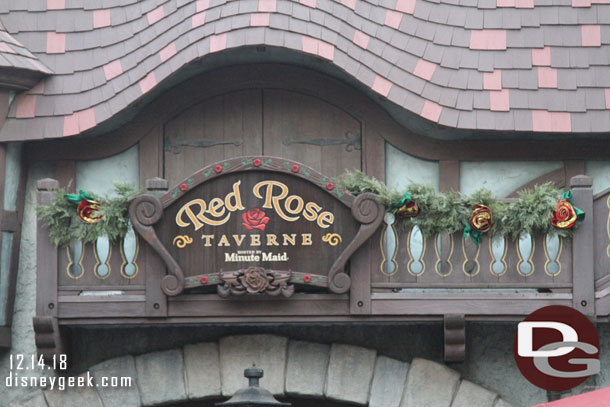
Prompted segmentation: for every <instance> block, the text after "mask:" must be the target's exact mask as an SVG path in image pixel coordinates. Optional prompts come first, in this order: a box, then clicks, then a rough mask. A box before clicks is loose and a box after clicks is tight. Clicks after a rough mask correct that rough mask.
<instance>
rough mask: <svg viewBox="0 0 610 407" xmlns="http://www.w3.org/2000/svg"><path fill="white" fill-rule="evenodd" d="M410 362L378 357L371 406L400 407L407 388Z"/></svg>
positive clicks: (372, 386)
mask: <svg viewBox="0 0 610 407" xmlns="http://www.w3.org/2000/svg"><path fill="white" fill-rule="evenodd" d="M408 371H409V364H408V363H404V362H400V361H398V360H396V359H390V358H388V357H385V356H379V357H377V362H376V363H375V373H374V374H373V384H372V385H371V398H370V400H369V407H398V406H400V400H401V399H402V393H403V392H404V389H405V382H406V380H407V372H408Z"/></svg>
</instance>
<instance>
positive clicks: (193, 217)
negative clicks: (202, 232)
mask: <svg viewBox="0 0 610 407" xmlns="http://www.w3.org/2000/svg"><path fill="white" fill-rule="evenodd" d="M195 205H199V209H200V212H199V213H200V214H201V213H203V212H204V211H205V201H204V200H203V199H193V200H192V201H190V202H188V203H187V204H185V205H184V206H183V207H182V208H180V210H179V211H178V213H177V214H176V224H177V225H178V226H180V227H182V228H185V227H187V226H188V225H189V224H190V223H188V222H185V221H183V220H182V215H183V214H185V213H186V216H187V217H188V218H189V219H190V221H191V222H192V223H193V226H194V227H195V230H199V229H201V227H202V226H203V223H201V222H199V219H198V218H197V215H195V213H194V212H193V210H192V209H191V206H195Z"/></svg>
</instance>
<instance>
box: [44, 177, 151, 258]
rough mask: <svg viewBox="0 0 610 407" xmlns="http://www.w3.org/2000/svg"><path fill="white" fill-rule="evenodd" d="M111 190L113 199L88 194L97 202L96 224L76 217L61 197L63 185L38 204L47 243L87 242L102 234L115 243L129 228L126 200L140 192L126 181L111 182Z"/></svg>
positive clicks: (70, 206)
mask: <svg viewBox="0 0 610 407" xmlns="http://www.w3.org/2000/svg"><path fill="white" fill-rule="evenodd" d="M114 193H115V195H116V197H114V198H109V197H107V196H104V197H99V196H96V195H94V194H91V195H93V197H94V198H95V200H96V201H97V202H99V203H100V205H99V209H98V211H97V214H96V215H101V217H102V218H101V220H100V221H99V222H97V223H84V222H82V221H81V220H80V219H79V218H78V215H77V209H76V207H75V206H74V205H73V204H72V203H70V202H69V201H68V200H67V199H66V198H65V195H66V190H65V189H64V188H59V189H57V190H56V191H55V199H54V200H53V203H52V204H51V205H48V206H39V207H37V208H36V212H37V213H38V217H39V218H40V220H41V221H42V222H43V224H44V225H45V227H47V228H48V229H49V238H50V240H51V242H52V243H53V244H54V245H55V246H57V247H60V246H67V245H69V244H70V242H72V241H73V240H80V241H82V242H83V243H90V242H94V241H96V240H97V239H98V238H100V237H102V236H106V237H107V238H108V240H109V241H111V242H118V241H120V240H121V239H122V238H123V237H125V235H126V234H127V231H128V230H129V203H130V202H131V200H132V199H134V198H135V197H136V196H138V195H140V194H141V193H142V192H141V191H136V190H135V189H134V187H133V186H132V185H130V184H125V183H120V182H115V183H114Z"/></svg>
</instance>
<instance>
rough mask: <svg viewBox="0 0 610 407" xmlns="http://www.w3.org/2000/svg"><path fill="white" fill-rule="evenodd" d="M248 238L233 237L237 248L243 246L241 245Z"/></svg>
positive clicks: (241, 236)
mask: <svg viewBox="0 0 610 407" xmlns="http://www.w3.org/2000/svg"><path fill="white" fill-rule="evenodd" d="M245 237H246V235H233V240H235V243H237V246H238V247H239V246H241V243H242V242H243V241H244V238H245Z"/></svg>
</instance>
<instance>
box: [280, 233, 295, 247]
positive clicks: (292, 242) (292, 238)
mask: <svg viewBox="0 0 610 407" xmlns="http://www.w3.org/2000/svg"><path fill="white" fill-rule="evenodd" d="M282 236H283V237H284V246H294V245H295V244H296V243H297V241H296V240H297V235H296V233H292V234H290V235H288V234H286V233H283V234H282ZM287 242H288V243H290V244H288V243H287Z"/></svg>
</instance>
